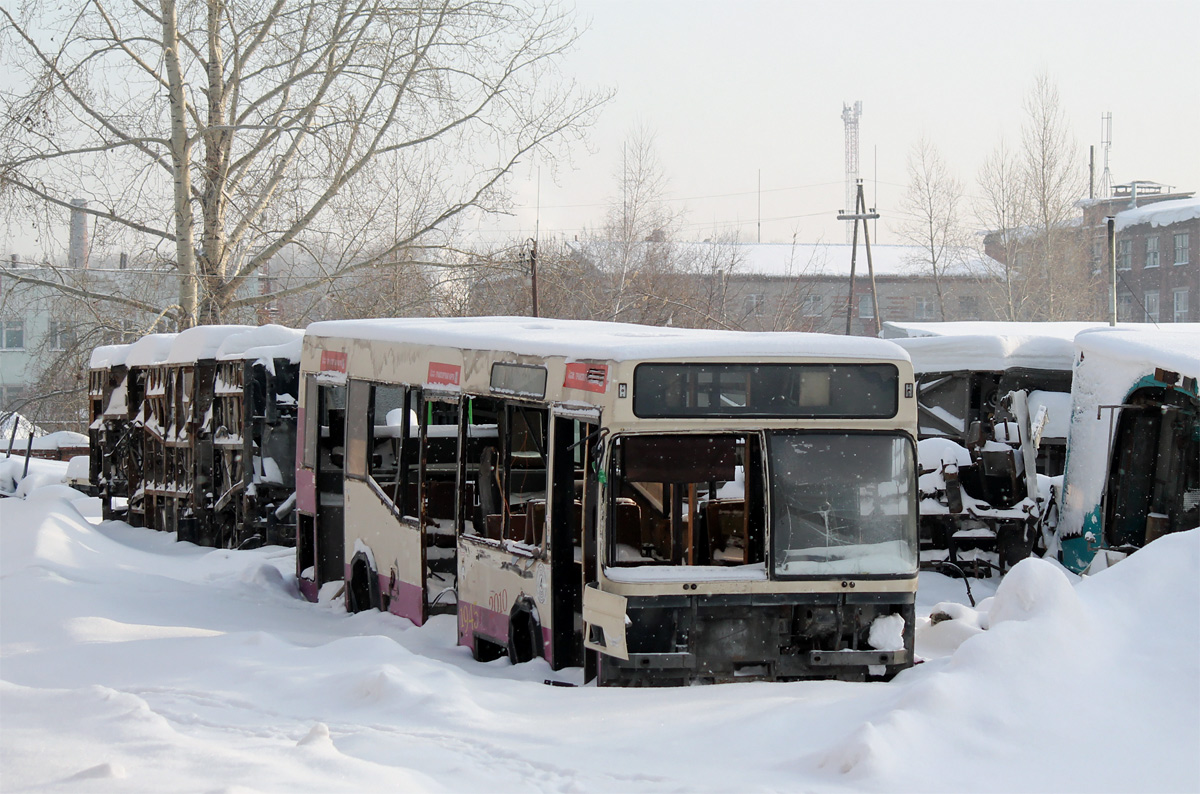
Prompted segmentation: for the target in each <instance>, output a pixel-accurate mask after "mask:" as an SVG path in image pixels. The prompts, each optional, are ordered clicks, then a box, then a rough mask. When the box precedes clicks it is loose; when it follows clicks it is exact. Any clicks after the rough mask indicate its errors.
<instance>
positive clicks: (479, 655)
mask: <svg viewBox="0 0 1200 794" xmlns="http://www.w3.org/2000/svg"><path fill="white" fill-rule="evenodd" d="M503 655H504V648H503V647H502V646H500V645H497V644H496V643H494V642H492V641H490V640H485V639H484V638H483V637H480V636H479V635H478V634H476V635H475V643H474V644H473V645H472V646H471V658H473V659H474V660H475V661H477V662H494V661H495V660H497V659H499V658H500V657H501V656H503Z"/></svg>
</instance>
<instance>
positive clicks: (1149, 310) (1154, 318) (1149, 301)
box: [1142, 289, 1158, 323]
mask: <svg viewBox="0 0 1200 794" xmlns="http://www.w3.org/2000/svg"><path fill="white" fill-rule="evenodd" d="M1142 303H1143V305H1145V307H1146V322H1148V323H1156V322H1158V290H1156V289H1148V290H1146V299H1145V300H1144V301H1142Z"/></svg>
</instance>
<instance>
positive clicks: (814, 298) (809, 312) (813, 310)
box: [804, 295, 821, 317]
mask: <svg viewBox="0 0 1200 794" xmlns="http://www.w3.org/2000/svg"><path fill="white" fill-rule="evenodd" d="M804 316H805V317H820V316H821V296H820V295H805V296H804Z"/></svg>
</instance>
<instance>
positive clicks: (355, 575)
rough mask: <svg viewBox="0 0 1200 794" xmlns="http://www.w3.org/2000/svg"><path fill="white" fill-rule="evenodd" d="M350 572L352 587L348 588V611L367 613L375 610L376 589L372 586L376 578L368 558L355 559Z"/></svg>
mask: <svg viewBox="0 0 1200 794" xmlns="http://www.w3.org/2000/svg"><path fill="white" fill-rule="evenodd" d="M350 570H351V575H350V585H349V586H348V587H347V588H346V611H348V612H365V611H367V610H368V609H374V608H375V598H374V596H375V593H374V591H375V588H374V587H372V586H371V584H372V580H373V579H374V578H375V577H374V575H373V574H372V572H371V566H370V565H368V564H367V560H366V558H364V557H359V558H357V559H355V560H354V565H353V566H351V568H350Z"/></svg>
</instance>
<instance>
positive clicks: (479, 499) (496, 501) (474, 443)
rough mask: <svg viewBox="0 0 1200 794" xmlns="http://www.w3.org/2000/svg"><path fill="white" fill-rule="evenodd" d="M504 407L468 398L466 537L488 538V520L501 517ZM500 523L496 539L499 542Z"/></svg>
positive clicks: (464, 447) (496, 402)
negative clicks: (501, 450) (501, 454)
mask: <svg viewBox="0 0 1200 794" xmlns="http://www.w3.org/2000/svg"><path fill="white" fill-rule="evenodd" d="M503 409H504V403H502V402H500V401H499V400H493V399H490V398H487V397H469V398H467V400H466V408H465V416H464V427H465V431H464V437H463V440H462V456H463V458H464V460H463V487H462V493H461V494H460V498H461V499H462V505H461V507H460V509H459V515H461V516H462V532H463V534H464V535H485V536H486V535H488V531H487V526H488V516H502V515H503V510H502V509H501V504H500V494H501V491H502V486H501V477H502V471H501V467H500V462H501V461H500V451H499V448H500V435H499V426H500V421H501V418H502V413H503ZM497 521H498V519H497V518H493V519H492V523H493V524H494V525H495V526H496V531H495V538H496V539H499V537H500V529H499V526H500V525H499V524H498V523H497Z"/></svg>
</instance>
